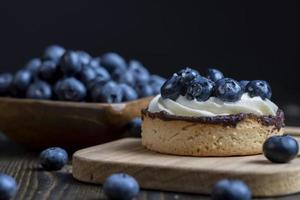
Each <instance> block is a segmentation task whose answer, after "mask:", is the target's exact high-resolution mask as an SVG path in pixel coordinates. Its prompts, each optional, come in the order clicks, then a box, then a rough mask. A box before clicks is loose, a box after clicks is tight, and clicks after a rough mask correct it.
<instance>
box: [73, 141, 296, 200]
mask: <svg viewBox="0 0 300 200" xmlns="http://www.w3.org/2000/svg"><path fill="white" fill-rule="evenodd" d="M116 172H125V173H128V174H130V175H132V176H134V177H135V178H136V179H137V180H138V182H139V183H140V185H141V187H142V188H148V189H157V190H167V191H176V192H191V193H202V194H209V193H210V191H211V189H212V186H213V185H214V183H216V182H217V181H218V180H220V179H223V178H232V179H241V180H244V181H245V182H246V183H247V184H248V185H249V186H250V188H251V190H252V192H253V195H254V196H262V197H265V196H279V195H287V194H292V193H296V192H300V159H299V158H297V159H295V160H293V161H292V162H291V163H288V164H273V163H271V162H269V161H268V160H266V158H265V157H264V156H263V155H256V156H243V157H188V156H173V155H165V154H159V153H155V152H152V151H149V150H147V149H145V148H144V147H143V146H142V145H141V140H140V139H121V140H117V141H114V142H110V143H106V144H103V145H98V146H94V147H90V148H86V149H83V150H80V151H77V152H76V153H75V154H74V155H73V176H74V177H75V178H76V179H78V180H80V181H84V182H89V183H99V184H101V183H103V181H104V180H105V178H106V177H107V176H109V175H110V174H112V173H116Z"/></svg>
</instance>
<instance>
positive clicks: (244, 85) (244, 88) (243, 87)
mask: <svg viewBox="0 0 300 200" xmlns="http://www.w3.org/2000/svg"><path fill="white" fill-rule="evenodd" d="M249 82H250V81H247V80H241V81H240V82H239V84H240V86H241V88H242V90H243V91H244V92H245V91H246V86H247V85H248V83H249Z"/></svg>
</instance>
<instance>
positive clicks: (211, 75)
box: [207, 68, 224, 82]
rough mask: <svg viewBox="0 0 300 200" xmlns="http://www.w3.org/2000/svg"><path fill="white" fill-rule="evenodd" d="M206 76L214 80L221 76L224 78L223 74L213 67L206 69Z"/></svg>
mask: <svg viewBox="0 0 300 200" xmlns="http://www.w3.org/2000/svg"><path fill="white" fill-rule="evenodd" d="M207 78H208V79H210V80H212V81H214V82H216V81H218V80H220V79H222V78H224V75H223V73H222V72H221V71H219V70H217V69H213V68H209V69H207Z"/></svg>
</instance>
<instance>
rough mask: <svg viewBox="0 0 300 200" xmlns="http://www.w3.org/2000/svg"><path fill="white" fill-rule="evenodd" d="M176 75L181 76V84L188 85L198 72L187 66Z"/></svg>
mask: <svg viewBox="0 0 300 200" xmlns="http://www.w3.org/2000/svg"><path fill="white" fill-rule="evenodd" d="M177 75H178V76H180V77H181V82H182V83H183V84H185V85H189V83H190V82H191V81H192V80H194V79H195V78H196V77H197V76H199V72H198V71H196V70H194V69H191V68H188V67H187V68H185V69H182V70H180V71H179V72H177Z"/></svg>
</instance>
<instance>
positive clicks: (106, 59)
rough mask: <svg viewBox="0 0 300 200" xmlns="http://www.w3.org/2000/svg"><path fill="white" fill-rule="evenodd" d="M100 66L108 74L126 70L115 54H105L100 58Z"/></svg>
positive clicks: (120, 58) (125, 66)
mask: <svg viewBox="0 0 300 200" xmlns="http://www.w3.org/2000/svg"><path fill="white" fill-rule="evenodd" d="M101 65H102V66H103V67H105V68H106V69H107V70H108V71H109V72H110V73H112V72H113V71H115V70H116V69H120V70H126V68H127V64H126V62H125V60H124V58H122V57H121V56H120V55H119V54H117V53H112V52H110V53H106V54H104V55H102V57H101Z"/></svg>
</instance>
